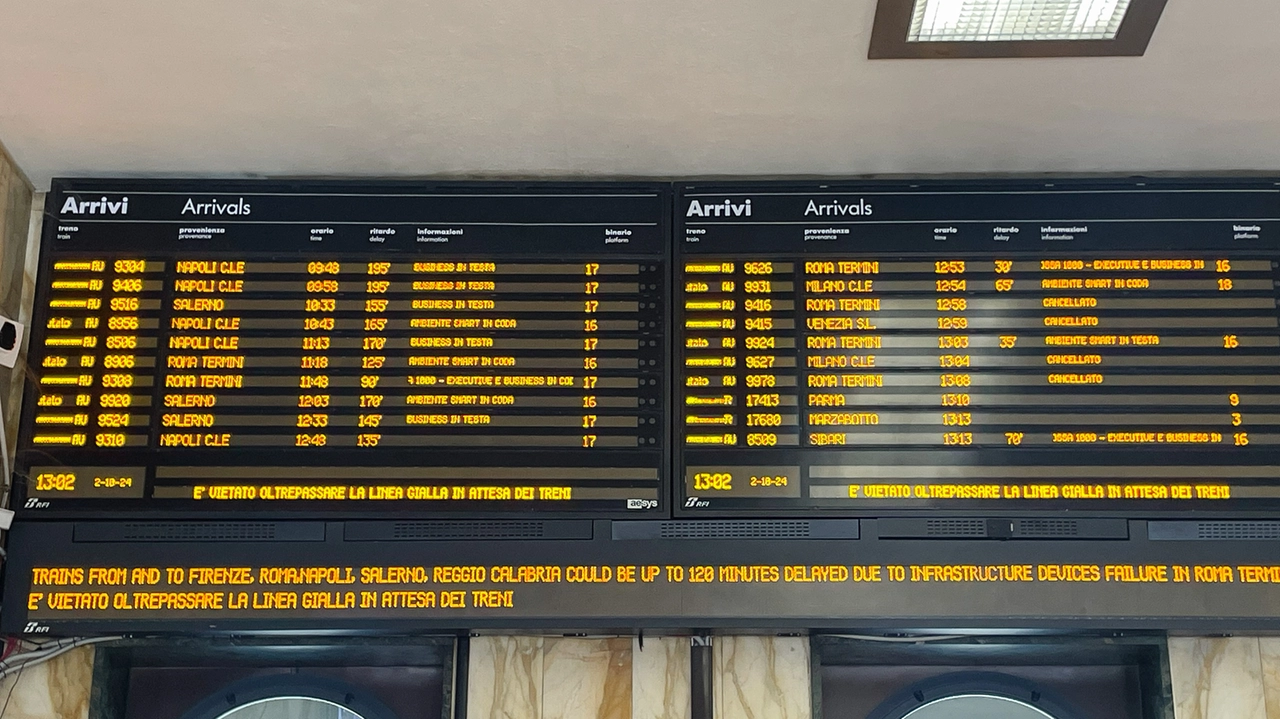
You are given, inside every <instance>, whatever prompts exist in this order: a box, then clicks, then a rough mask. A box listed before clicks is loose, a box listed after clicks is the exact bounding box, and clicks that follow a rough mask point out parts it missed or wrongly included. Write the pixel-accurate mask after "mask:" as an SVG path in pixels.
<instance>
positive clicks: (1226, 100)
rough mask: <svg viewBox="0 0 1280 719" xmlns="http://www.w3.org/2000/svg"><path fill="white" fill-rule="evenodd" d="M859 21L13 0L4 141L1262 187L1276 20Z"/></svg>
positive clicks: (280, 155) (1263, 10)
mask: <svg viewBox="0 0 1280 719" xmlns="http://www.w3.org/2000/svg"><path fill="white" fill-rule="evenodd" d="M874 5H875V3H874V0H793V1H792V2H777V0H702V1H701V2H696V3H690V2H685V1H684V0H646V1H645V2H636V1H635V0H596V1H595V2H582V1H581V0H434V1H432V0H422V1H419V2H403V1H401V0H220V2H208V3H199V2H194V1H191V0H177V1H172V2H161V1H160V0H115V1H114V2H110V3H85V2H74V1H73V0H41V1H40V2H32V1H30V0H27V1H22V0H11V1H9V2H3V3H0V138H3V140H4V142H5V143H6V144H7V145H8V146H9V148H10V150H11V151H12V153H13V154H14V156H15V158H16V159H17V161H18V163H19V164H20V165H21V166H22V167H23V168H24V169H25V170H26V171H27V172H28V174H30V175H31V177H32V178H33V180H34V181H35V182H36V184H37V186H44V185H46V184H47V181H48V178H49V177H50V176H51V175H55V174H85V173H87V174H115V173H133V174H154V173H173V174H199V175H223V174H243V173H266V174H308V175H313V174H374V175H380V174H409V175H421V174H435V173H531V174H545V173H553V174H564V173H586V174H649V175H687V174H699V175H701V174H725V173H727V174H755V173H885V172H909V173H932V172H981V171H1046V172H1048V171H1099V170H1107V171H1144V170H1232V169H1271V170H1280V92H1277V90H1276V87H1277V85H1280V75H1278V71H1277V68H1280V32H1277V28H1278V27H1280V2H1276V1H1275V0H1172V1H1171V2H1169V5H1168V7H1167V9H1166V11H1165V16H1164V18H1163V19H1162V21H1161V23H1160V25H1159V27H1158V28H1157V29H1156V33H1155V37H1154V39H1153V40H1152V44H1151V47H1150V49H1149V51H1148V54H1147V56H1146V57H1143V58H1074V59H1072V58H1066V59H1027V60H961V61H920V60H889V61H884V60H882V61H875V62H872V61H868V60H867V59H866V50H867V42H868V34H869V31H870V25H871V20H872V16H873V13H874Z"/></svg>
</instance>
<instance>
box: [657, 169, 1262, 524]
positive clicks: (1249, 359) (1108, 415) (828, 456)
mask: <svg viewBox="0 0 1280 719" xmlns="http://www.w3.org/2000/svg"><path fill="white" fill-rule="evenodd" d="M676 210H677V214H678V215H679V216H678V218H677V223H676V252H677V255H676V265H677V266H678V268H679V275H678V277H677V278H676V280H675V282H674V284H675V286H676V296H675V299H674V302H673V304H674V305H675V306H676V307H677V310H678V317H677V320H676V322H675V324H676V326H677V327H678V328H679V334H678V336H677V338H676V341H675V343H674V344H675V346H676V347H677V357H676V366H677V376H676V378H675V380H674V382H673V384H675V385H676V386H677V387H679V389H678V392H679V396H678V397H677V398H676V402H675V406H676V407H678V417H677V418H676V424H677V426H678V428H679V429H678V438H677V443H676V444H677V447H678V455H679V457H680V459H679V464H678V468H679V469H678V472H677V476H678V477H679V478H680V480H679V482H678V485H679V486H680V487H681V494H682V496H681V497H680V498H679V501H678V502H677V512H681V513H685V514H690V515H692V514H701V515H716V514H726V513H742V512H747V513H755V514H767V515H778V514H787V513H796V512H813V511H820V512H825V513H828V514H831V513H838V514H845V515H859V516H884V515H885V514H901V513H911V512H920V513H924V514H928V515H931V516H937V515H938V514H940V513H945V512H948V511H954V512H960V513H968V514H971V515H972V514H979V515H982V516H999V515H1000V514H1001V513H1007V512H1015V513H1017V512H1022V513H1025V512H1028V511H1033V512H1043V511H1058V510H1063V511H1067V510H1070V511H1076V512H1083V513H1096V514H1110V515H1112V516H1136V514H1138V513H1168V512H1180V511H1187V510H1195V511H1198V512H1215V511H1247V512H1273V511H1275V510H1276V509H1278V508H1280V484H1278V483H1277V479H1278V478H1280V463H1278V462H1277V461H1276V455H1275V450H1276V445H1277V443H1280V432H1278V430H1280V373H1278V372H1277V370H1280V330H1278V329H1277V320H1278V318H1280V314H1278V312H1277V309H1276V307H1277V290H1276V287H1277V278H1278V277H1280V274H1278V271H1277V269H1276V268H1277V266H1278V264H1277V260H1280V186H1278V185H1277V183H1275V182H1273V181H1270V180H1267V181H1217V182H1215V181H1183V180H1161V181H1133V180H1125V181H1097V180H1094V181H1063V182H1038V183H1032V182H976V181H975V182H959V183H956V182H952V183H946V182H905V181H904V182H883V183H873V182H864V183H831V184H816V183H815V184H787V183H769V184H764V183H754V184H752V183H738V184H732V183H731V184H693V185H686V186H683V187H682V188H680V190H679V194H678V198H677V201H676Z"/></svg>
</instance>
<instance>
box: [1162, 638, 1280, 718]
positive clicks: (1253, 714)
mask: <svg viewBox="0 0 1280 719" xmlns="http://www.w3.org/2000/svg"><path fill="white" fill-rule="evenodd" d="M1169 674H1170V678H1171V679H1172V681H1173V702H1174V715H1175V717H1176V718H1177V719H1267V707H1266V701H1265V698H1264V695H1265V690H1264V688H1263V669H1262V656H1261V646H1260V644H1259V641H1258V639H1257V638H1256V637H1172V638H1170V639H1169ZM1274 717H1275V715H1273V719H1274Z"/></svg>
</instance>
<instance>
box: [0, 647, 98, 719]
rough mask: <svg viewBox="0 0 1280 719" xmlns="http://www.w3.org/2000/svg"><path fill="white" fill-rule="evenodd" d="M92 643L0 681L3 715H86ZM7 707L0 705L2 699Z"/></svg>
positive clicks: (12, 718)
mask: <svg viewBox="0 0 1280 719" xmlns="http://www.w3.org/2000/svg"><path fill="white" fill-rule="evenodd" d="M92 680H93V647H80V648H78V649H72V650H71V651H69V652H67V653H66V654H63V655H62V656H59V657H55V658H54V659H53V660H51V661H48V662H45V663H44V664H38V665H36V666H33V667H30V668H28V669H23V670H22V671H20V672H18V673H16V674H13V675H11V676H8V677H5V678H4V680H3V681H0V716H2V717H4V719H88V716H89V689H90V687H91V685H92ZM6 702H7V703H8V708H3V707H4V705H5V703H6Z"/></svg>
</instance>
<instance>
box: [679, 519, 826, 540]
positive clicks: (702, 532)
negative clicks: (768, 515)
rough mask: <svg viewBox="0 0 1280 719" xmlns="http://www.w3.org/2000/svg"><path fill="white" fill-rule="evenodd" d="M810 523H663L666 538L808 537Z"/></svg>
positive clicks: (775, 521)
mask: <svg viewBox="0 0 1280 719" xmlns="http://www.w3.org/2000/svg"><path fill="white" fill-rule="evenodd" d="M809 534H810V527H809V522H807V521H805V520H793V521H787V520H774V521H742V522H733V521H697V520H693V521H682V522H663V523H662V531H661V533H660V536H661V538H662V539H808V538H809Z"/></svg>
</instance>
